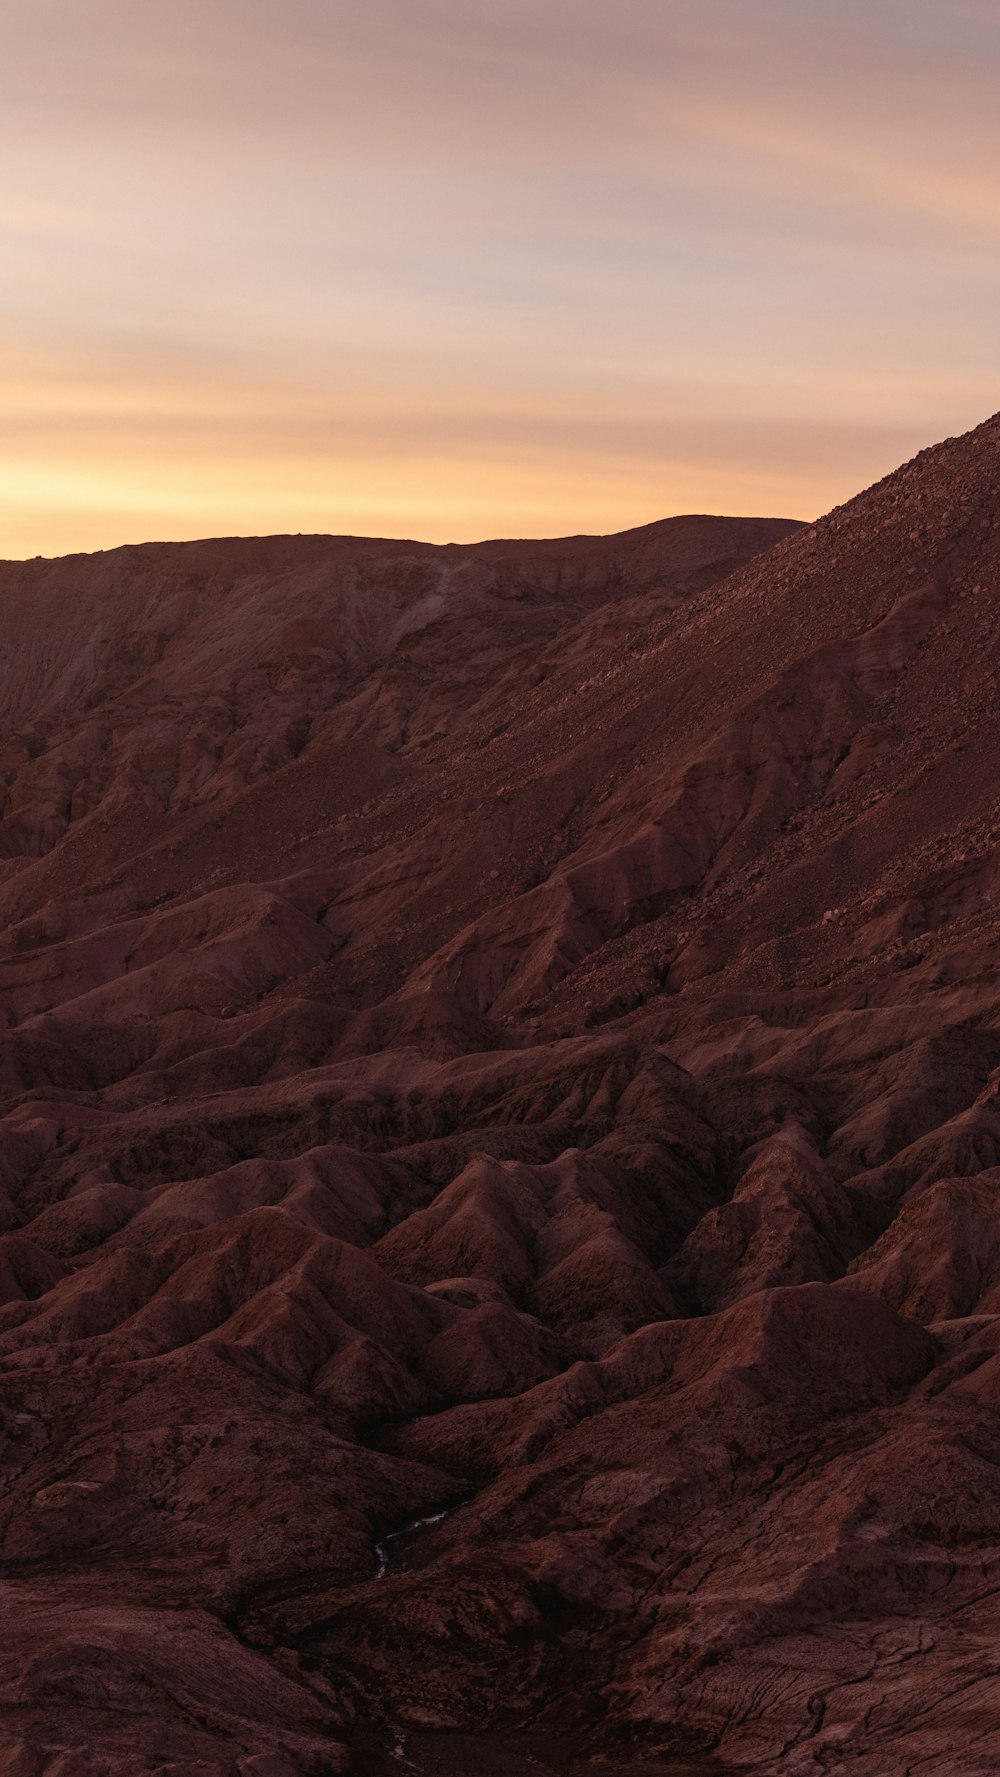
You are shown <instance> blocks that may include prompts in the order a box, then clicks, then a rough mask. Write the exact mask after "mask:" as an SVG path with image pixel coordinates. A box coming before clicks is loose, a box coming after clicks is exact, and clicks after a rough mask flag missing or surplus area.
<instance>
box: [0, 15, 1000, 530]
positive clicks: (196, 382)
mask: <svg viewBox="0 0 1000 1777" xmlns="http://www.w3.org/2000/svg"><path fill="white" fill-rule="evenodd" d="M0 11H2V27H3V28H2V31H0V556H6V557H22V556H29V555H35V554H43V555H56V554H62V553H66V552H69V551H72V550H78V549H98V548H108V547H112V546H114V545H116V544H119V543H123V542H136V541H141V540H145V539H149V538H182V537H195V536H221V535H231V534H244V535H245V534H264V533H269V532H288V531H292V532H295V531H322V532H335V533H349V534H361V535H380V536H415V537H422V538H427V539H430V540H433V541H446V540H458V541H468V540H472V539H474V538H477V537H487V536H524V535H533V536H542V535H549V536H551V535H560V534H567V533H575V532H579V531H612V530H619V529H624V528H626V527H627V526H629V525H634V524H641V523H646V522H648V521H649V520H652V519H655V518H662V517H666V516H669V515H670V514H672V513H677V512H692V511H693V512H729V513H747V514H752V513H758V514H773V515H787V516H790V517H801V518H812V517H816V516H818V515H819V514H820V513H821V512H823V511H826V510H828V509H829V508H830V507H831V506H833V505H835V504H837V503H838V502H839V501H841V500H843V499H846V498H848V497H849V496H850V495H851V494H853V493H855V492H857V491H858V490H859V489H860V488H861V487H863V486H865V485H867V484H868V483H870V482H871V481H873V480H875V479H877V478H879V477H880V476H881V475H883V474H885V473H886V472H888V471H889V470H890V469H892V468H893V467H895V465H896V464H897V463H899V462H901V461H903V460H904V459H905V458H907V457H909V456H911V455H912V454H913V453H914V452H915V451H916V450H918V449H920V448H922V447H923V446H924V445H925V444H929V443H932V442H934V441H935V440H937V439H938V438H941V437H945V436H949V435H951V434H953V433H956V432H960V431H963V430H965V429H967V428H968V427H970V426H972V425H975V424H976V423H978V421H979V420H981V419H983V418H985V417H986V416H987V415H988V414H989V413H991V412H993V411H994V410H995V409H997V408H1000V327H998V326H997V316H998V314H1000V106H998V105H997V102H996V95H997V91H998V86H1000V4H998V3H997V0H877V3H876V4H873V0H863V3H862V0H836V4H831V0H171V3H170V5H168V6H167V5H155V6H154V5H153V4H152V0H88V4H87V5H86V6H81V5H80V3H79V0H0Z"/></svg>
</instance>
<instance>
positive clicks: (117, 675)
mask: <svg viewBox="0 0 1000 1777" xmlns="http://www.w3.org/2000/svg"><path fill="white" fill-rule="evenodd" d="M0 612H2V622H0V706H2V708H3V710H4V713H5V718H6V720H5V723H4V727H3V731H2V734H0V753H2V757H0V1014H2V1029H0V1041H2V1048H0V1082H2V1103H0V1218H2V1219H0V1429H2V1487H0V1562H2V1593H0V1598H2V1603H3V1610H2V1615H0V1773H2V1774H3V1777H142V1774H143V1773H154V1772H157V1773H168V1774H170V1777H196V1774H200V1777H330V1774H333V1773H345V1774H348V1773H356V1774H357V1777H392V1774H396V1777H465V1774H466V1773H471V1772H482V1773H486V1774H488V1777H492V1774H494V1773H496V1774H497V1777H517V1774H533V1777H696V1774H701V1777H730V1774H734V1773H742V1772H746V1773H755V1774H757V1777H770V1774H772V1773H773V1774H781V1777H807V1774H811V1773H820V1772H822V1773H826V1774H828V1777H829V1774H831V1773H833V1774H842V1777H911V1774H912V1777H988V1774H990V1773H994V1772H995V1771H996V1770H997V1769H998V1768H1000V935H998V928H997V900H996V887H997V883H998V880H1000V722H998V709H997V684H998V674H1000V418H995V419H993V420H990V421H988V422H987V423H986V424H985V425H983V426H981V427H980V428H979V429H978V430H977V431H975V432H973V433H971V434H969V435H968V436H966V437H964V438H959V439H951V440H948V441H947V442H945V443H944V444H941V445H938V446H936V447H934V448H933V449H930V450H927V451H924V452H923V453H922V454H921V455H920V456H918V457H917V458H916V459H915V460H914V461H913V462H911V463H909V464H907V465H906V466H904V467H903V468H901V469H900V470H898V471H897V472H896V473H894V474H892V475H890V476H889V477H888V478H887V479H886V480H885V481H883V482H881V483H880V484H879V485H878V486H876V487H873V488H871V489H870V490H868V491H867V492H865V493H862V494H861V495H859V497H858V498H857V499H855V500H853V501H851V502H850V503H849V504H848V505H846V506H844V507H842V508H840V509H839V510H837V511H835V512H833V513H831V514H830V515H829V516H827V517H825V518H823V519H821V520H820V521H819V522H818V523H816V524H813V525H808V526H805V525H797V524H793V523H791V522H783V521H780V520H774V521H771V520H765V519H746V520H740V519H724V518H711V517H689V518H677V519H667V520H665V521H663V522H662V523H657V524H653V525H650V526H647V527H646V528H644V529H642V530H638V531H631V532H625V533H622V534H621V535H619V536H615V537H606V538H598V537H589V538H588V537H581V538H571V539H566V540H562V541H556V542H542V543H521V542H498V543H484V544H480V545H476V546H470V547H466V546H458V545H449V546H436V547H435V546H431V545H424V544H416V543H405V542H402V543H397V542H381V541H377V540H365V539H357V538H327V537H308V536H302V537H296V536H290V537H273V538H267V539H247V540H229V541H211V542H204V543H186V544H148V545H144V546H142V547H127V548H122V549H117V550H112V551H109V552H105V553H102V554H98V555H91V556H74V557H66V558H63V559H59V560H42V559H37V560H34V561H28V562H9V563H4V564H0Z"/></svg>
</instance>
